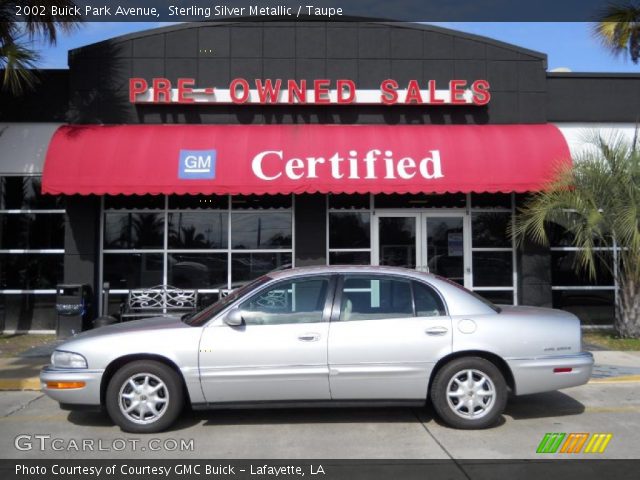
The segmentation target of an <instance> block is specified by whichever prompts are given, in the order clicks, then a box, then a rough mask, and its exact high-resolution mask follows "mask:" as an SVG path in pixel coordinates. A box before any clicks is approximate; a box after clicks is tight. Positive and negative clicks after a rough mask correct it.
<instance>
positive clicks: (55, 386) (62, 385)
mask: <svg viewBox="0 0 640 480" xmlns="http://www.w3.org/2000/svg"><path fill="white" fill-rule="evenodd" d="M85 385H86V384H85V382H47V388H50V389H52V390H69V389H72V388H84V386H85Z"/></svg>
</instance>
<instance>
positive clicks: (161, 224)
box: [102, 195, 293, 302]
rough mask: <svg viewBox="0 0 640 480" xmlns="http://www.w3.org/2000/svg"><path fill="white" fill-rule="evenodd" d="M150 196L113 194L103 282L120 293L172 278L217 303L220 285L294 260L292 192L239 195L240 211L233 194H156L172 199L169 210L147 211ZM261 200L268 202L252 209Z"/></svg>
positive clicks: (105, 236) (106, 229)
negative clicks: (118, 195) (122, 208)
mask: <svg viewBox="0 0 640 480" xmlns="http://www.w3.org/2000/svg"><path fill="white" fill-rule="evenodd" d="M143 198H145V197H139V198H138V199H135V200H134V201H133V203H131V201H130V200H131V198H129V197H127V198H119V197H112V198H111V199H110V201H109V202H107V201H106V200H105V211H104V229H103V256H102V258H103V268H102V270H103V281H107V282H109V283H110V287H111V290H112V291H113V293H114V295H121V294H124V293H125V292H126V291H127V290H130V289H134V288H148V287H152V286H155V285H160V284H163V283H166V284H168V285H172V286H175V287H178V288H187V289H197V290H199V291H200V294H201V295H200V297H201V298H202V299H205V297H206V301H207V302H211V301H214V300H215V298H217V296H218V295H219V294H220V290H227V289H228V288H235V286H237V285H240V284H242V283H244V282H246V281H248V280H251V279H253V278H255V277H257V276H259V275H262V274H263V273H267V272H269V271H271V270H274V269H278V268H290V267H291V264H292V261H293V260H292V259H293V255H292V250H293V221H292V212H291V210H284V209H283V208H284V207H286V208H291V206H292V197H291V195H268V196H245V197H233V201H235V202H236V203H235V204H234V207H233V208H236V207H239V210H240V211H235V212H232V211H230V206H231V204H232V197H230V196H228V195H225V196H220V195H184V196H180V195H172V196H169V197H168V198H167V197H166V196H161V197H159V198H160V200H156V197H150V198H151V199H152V200H153V201H154V202H157V205H165V204H166V205H167V206H168V208H166V209H165V208H164V207H162V210H161V211H146V210H148V206H147V205H144V204H140V203H138V201H139V199H143ZM114 200H117V202H114ZM258 200H260V201H261V202H262V203H261V205H262V207H264V208H261V209H259V210H254V211H250V210H249V209H251V208H253V207H252V206H255V205H257V202H258ZM135 204H138V205H139V207H140V208H141V210H142V211H136V209H133V208H131V207H132V205H135ZM107 205H111V206H112V207H116V209H113V208H111V209H110V208H107ZM154 205H155V204H154ZM121 207H126V208H127V209H129V210H128V211H121V210H120V208H121ZM140 250H142V251H140ZM265 250H277V251H278V252H274V253H267V252H265ZM252 262H253V263H252ZM229 273H231V275H229ZM229 277H231V278H229Z"/></svg>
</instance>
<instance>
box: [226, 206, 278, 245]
mask: <svg viewBox="0 0 640 480" xmlns="http://www.w3.org/2000/svg"><path fill="white" fill-rule="evenodd" d="M231 248H237V249H258V248H291V213H289V212H283V213H237V214H232V215H231Z"/></svg>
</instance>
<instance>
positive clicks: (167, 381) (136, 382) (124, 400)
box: [105, 360, 184, 433]
mask: <svg viewBox="0 0 640 480" xmlns="http://www.w3.org/2000/svg"><path fill="white" fill-rule="evenodd" d="M105 403H106V407H107V412H108V413H109V416H110V417H111V419H112V420H113V421H114V422H115V423H116V424H117V425H118V426H119V427H120V428H121V429H122V430H124V431H125V432H132V433H155V432H161V431H163V430H165V429H167V428H168V427H169V426H170V425H171V424H172V423H173V422H174V421H175V420H176V418H177V417H178V415H180V412H181V411H182V407H183V404H184V392H183V389H182V381H181V379H180V377H179V375H178V374H177V373H176V372H175V370H173V369H172V368H169V367H168V366H167V365H165V364H163V363H160V362H156V361H153V360H139V361H134V362H131V363H128V364H126V365H125V366H123V367H122V368H120V370H118V371H117V372H116V373H115V375H114V376H113V377H112V378H111V381H110V382H109V386H108V387H107V394H106V398H105Z"/></svg>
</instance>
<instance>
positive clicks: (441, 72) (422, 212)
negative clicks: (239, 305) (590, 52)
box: [0, 20, 640, 332]
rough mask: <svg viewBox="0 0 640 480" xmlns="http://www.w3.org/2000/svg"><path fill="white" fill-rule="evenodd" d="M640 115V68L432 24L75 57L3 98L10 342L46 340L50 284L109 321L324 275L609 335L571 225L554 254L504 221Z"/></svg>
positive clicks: (147, 45) (207, 36)
mask: <svg viewBox="0 0 640 480" xmlns="http://www.w3.org/2000/svg"><path fill="white" fill-rule="evenodd" d="M639 107H640V75H638V74H619V73H597V74H594V73H573V72H550V71H548V70H547V57H546V55H545V54H543V53H539V52H535V51H531V50H527V49H524V48H521V47H518V46H515V45H510V44H506V43H503V42H499V41H496V40H492V39H490V38H484V37H479V36H475V35H469V34H466V33H462V32H457V31H452V30H446V29H442V28H438V27H434V26H429V25H422V24H410V23H389V22H378V21H362V20H360V21H354V22H335V23H331V22H329V23H326V22H298V23H283V22H262V21H259V22H258V21H243V22H237V23H230V22H221V23H193V24H179V25H172V26H168V27H165V28H160V29H156V30H149V31H144V32H140V33H136V34H132V35H126V36H123V37H117V38H113V39H111V40H108V41H105V42H101V43H98V44H94V45H89V46H86V47H82V48H79V49H76V50H72V51H70V52H69V69H68V70H45V71H41V72H40V83H39V84H38V85H37V86H36V87H35V90H33V91H29V92H27V93H25V94H24V96H23V97H19V98H18V97H12V96H10V95H9V94H6V93H4V94H2V95H0V329H1V330H3V331H5V332H14V331H32V332H35V331H52V330H54V329H55V326H56V310H55V308H54V307H55V297H56V286H57V285H58V284H87V285H89V286H90V288H91V290H92V296H93V299H92V304H93V307H92V314H91V315H92V316H97V315H101V314H106V313H109V314H115V315H117V314H118V312H119V311H120V305H121V304H122V302H124V301H125V300H126V297H127V294H128V292H129V291H130V290H131V289H140V288H146V287H153V286H157V285H171V286H174V287H178V288H184V289H197V290H198V292H199V295H200V301H201V303H202V304H203V305H205V304H207V303H210V302H212V301H214V300H215V299H216V298H218V296H219V295H220V294H221V293H224V292H227V291H228V290H229V289H232V288H235V287H237V286H238V285H241V284H243V283H245V282H247V281H249V280H251V279H253V278H256V277H257V276H260V275H262V274H264V273H267V272H269V271H272V270H274V269H282V268H289V267H291V266H307V265H327V264H328V265H334V264H364V265H369V264H373V265H397V266H405V267H408V268H412V269H418V270H421V271H429V272H432V273H436V274H439V275H442V276H444V277H447V278H450V279H451V280H453V281H455V282H458V283H460V284H462V285H464V286H465V287H467V288H469V289H471V290H473V291H475V292H477V293H479V294H480V295H482V296H484V297H486V298H488V299H490V300H492V301H493V302H495V303H499V304H516V305H537V306H549V307H551V306H553V307H556V308H562V309H566V310H569V311H572V312H574V313H576V314H577V315H578V316H579V317H580V318H581V319H582V321H583V323H584V324H585V325H609V324H611V323H612V322H613V312H614V300H615V295H616V287H615V281H614V278H613V277H612V276H611V275H610V274H609V273H607V272H608V270H607V269H606V268H605V267H604V266H601V268H600V269H599V270H600V271H599V272H598V273H599V274H598V275H597V278H596V279H595V280H590V279H589V278H586V277H582V276H579V275H576V274H575V273H574V271H573V265H574V259H575V255H576V249H575V248H573V247H572V245H571V238H570V236H569V235H568V233H567V232H566V231H565V230H563V228H562V226H561V225H550V226H549V233H550V245H549V246H540V245H536V244H531V243H528V242H525V243H524V244H522V245H517V244H516V243H515V242H514V241H513V240H512V239H511V238H510V236H509V235H508V229H509V225H510V224H511V223H512V222H513V220H514V216H515V214H516V212H517V209H518V208H519V207H520V206H522V205H523V202H525V201H526V199H527V197H528V196H530V195H531V194H532V193H533V192H536V191H539V190H540V189H542V188H543V187H544V185H545V184H546V183H547V182H548V181H549V180H550V179H551V178H552V177H553V175H554V173H555V172H556V171H557V170H558V168H561V167H562V166H563V165H568V164H569V163H570V162H571V158H572V157H575V156H576V155H577V154H578V153H579V152H580V151H581V150H582V149H584V148H587V147H586V146H585V145H584V142H583V137H584V132H586V131H589V130H593V129H597V130H600V131H604V132H607V133H609V132H611V131H620V132H622V133H623V134H624V135H627V136H628V137H629V138H631V137H632V136H633V131H634V125H635V123H636V122H637V121H638V120H639V115H640V108H639ZM614 258H615V252H614V251H610V252H607V251H603V259H604V260H603V261H605V262H606V261H610V262H613V261H614ZM105 282H108V284H109V302H108V306H106V305H105V306H104V307H103V305H102V302H101V301H100V299H101V292H102V290H103V285H104V283H105ZM104 310H108V312H107V311H104Z"/></svg>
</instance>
